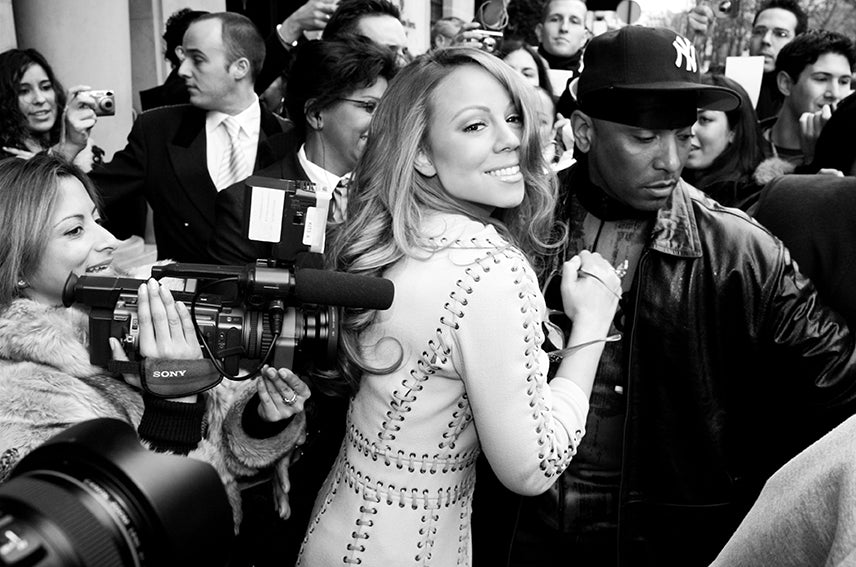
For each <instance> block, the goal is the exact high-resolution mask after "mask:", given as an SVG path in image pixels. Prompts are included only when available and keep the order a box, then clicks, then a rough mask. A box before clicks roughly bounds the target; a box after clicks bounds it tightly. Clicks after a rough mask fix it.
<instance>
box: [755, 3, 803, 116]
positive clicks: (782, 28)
mask: <svg viewBox="0 0 856 567" xmlns="http://www.w3.org/2000/svg"><path fill="white" fill-rule="evenodd" d="M806 29H808V16H807V15H806V13H805V12H804V11H803V9H802V8H801V7H800V4H799V2H798V1H797V0H767V2H764V3H763V4H762V5H761V6H760V7H759V8H758V11H757V12H756V13H755V19H754V20H753V21H752V32H751V33H752V35H751V36H750V38H749V55H760V56H763V57H764V75H763V76H762V77H761V91H760V92H759V93H758V103H757V104H756V105H755V112H756V114H757V115H758V120H764V119H766V118H769V117H770V116H774V115H775V114H776V112H778V111H779V108H780V107H781V105H782V96H781V93H780V92H779V89H778V87H777V84H776V83H777V82H776V72H775V69H776V57H777V56H778V54H779V51H781V50H782V48H783V47H784V46H785V45H787V44H788V43H790V42H791V41H792V40H793V39H794V38H795V37H796V36H798V35H799V34H801V33H804V32H805V31H806Z"/></svg>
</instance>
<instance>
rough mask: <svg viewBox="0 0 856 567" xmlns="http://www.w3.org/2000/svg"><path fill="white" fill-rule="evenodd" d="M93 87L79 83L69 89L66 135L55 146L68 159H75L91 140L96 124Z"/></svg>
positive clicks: (66, 106)
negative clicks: (90, 134) (91, 91)
mask: <svg viewBox="0 0 856 567" xmlns="http://www.w3.org/2000/svg"><path fill="white" fill-rule="evenodd" d="M90 90H92V89H91V87H89V86H86V85H78V86H76V87H72V88H70V89H68V98H67V101H66V104H65V111H64V112H63V119H64V120H65V136H64V137H63V139H61V140H60V141H59V143H58V144H57V145H56V146H54V148H53V149H54V151H56V152H58V153H59V154H61V155H62V156H63V157H65V158H66V159H67V160H68V161H72V160H74V158H75V157H77V154H79V153H80V152H81V151H82V150H83V148H85V147H86V144H87V143H88V142H89V133H90V132H91V130H92V127H93V126H95V122H96V120H97V119H96V117H95V100H94V99H93V98H92V96H91V95H90V94H89V91H90Z"/></svg>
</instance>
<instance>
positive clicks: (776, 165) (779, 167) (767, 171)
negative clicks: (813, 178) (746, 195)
mask: <svg viewBox="0 0 856 567" xmlns="http://www.w3.org/2000/svg"><path fill="white" fill-rule="evenodd" d="M794 168H795V166H794V164H792V163H790V162H787V161H785V160H783V159H782V158H778V157H771V158H767V159H765V160H764V161H762V162H761V163H760V164H758V167H756V168H755V173H754V174H753V175H752V178H753V179H754V180H755V183H756V184H757V185H758V186H760V187H763V186H764V185H766V184H767V183H769V182H770V181H772V180H773V179H775V178H777V177H780V176H782V175H787V174H788V173H793V172H794Z"/></svg>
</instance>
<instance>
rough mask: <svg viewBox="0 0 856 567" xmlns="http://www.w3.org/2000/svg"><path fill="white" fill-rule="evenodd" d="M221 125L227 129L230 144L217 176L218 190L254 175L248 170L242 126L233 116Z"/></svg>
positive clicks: (224, 153) (228, 117)
mask: <svg viewBox="0 0 856 567" xmlns="http://www.w3.org/2000/svg"><path fill="white" fill-rule="evenodd" d="M220 124H221V125H222V126H223V128H225V129H226V133H227V134H228V136H229V144H228V146H226V149H225V151H224V152H223V159H222V161H221V162H220V173H219V174H218V175H217V183H216V186H217V189H218V190H220V189H225V188H226V187H228V186H230V185H232V184H233V183H236V182H238V181H241V180H242V179H246V178H247V177H249V175H250V174H251V173H252V169H250V170H249V171H248V170H247V167H248V164H247V157H246V154H245V153H244V148H243V146H241V137H240V133H241V126H240V124H238V121H237V120H235V118H234V117H232V116H227V117H226V118H225V119H224V120H223V122H221V123H220ZM250 167H251V166H250Z"/></svg>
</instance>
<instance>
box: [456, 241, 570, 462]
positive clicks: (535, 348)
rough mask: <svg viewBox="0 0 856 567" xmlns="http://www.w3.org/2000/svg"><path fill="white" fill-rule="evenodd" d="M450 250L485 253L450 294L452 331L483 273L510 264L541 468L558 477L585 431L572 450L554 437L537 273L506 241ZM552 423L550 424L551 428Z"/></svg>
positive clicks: (470, 243)
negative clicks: (547, 396)
mask: <svg viewBox="0 0 856 567" xmlns="http://www.w3.org/2000/svg"><path fill="white" fill-rule="evenodd" d="M449 247H450V248H464V249H480V250H484V252H485V253H484V254H483V255H481V256H478V257H474V258H473V259H472V265H469V266H468V267H467V268H466V269H465V271H464V273H465V275H466V277H465V278H462V279H461V280H458V282H457V283H456V289H455V290H453V291H452V293H451V294H450V299H451V301H450V302H449V303H447V304H446V306H445V307H446V311H447V312H448V314H449V315H448V317H446V316H444V318H442V319H441V322H442V323H443V324H445V325H446V326H447V327H448V328H449V330H450V331H451V332H454V331H456V330H458V329H460V327H461V324H462V320H463V319H464V317H465V308H466V306H467V296H468V295H470V294H472V293H473V287H474V286H475V285H476V284H478V283H479V282H480V281H481V278H482V277H483V275H484V274H486V273H488V272H490V269H491V267H492V266H494V265H496V264H499V263H500V262H502V261H510V262H511V267H510V271H511V272H512V273H513V274H514V275H515V279H514V285H515V286H517V287H518V289H519V291H518V294H517V298H518V299H519V300H520V312H521V314H523V315H524V319H523V323H522V325H523V329H524V331H525V334H524V342H525V350H524V352H523V354H524V356H525V359H526V363H525V367H526V369H527V370H528V371H529V373H528V375H527V376H526V383H527V389H526V394H527V396H528V397H529V407H530V408H531V409H532V413H531V414H530V415H531V416H532V419H533V422H534V426H535V431H536V433H537V435H538V446H539V452H538V458H539V460H540V463H539V467H540V469H541V470H542V471H543V472H544V475H545V476H546V477H548V478H551V477H553V476H556V475H558V474H560V472H561V471H563V470H564V469H565V468H566V467H567V466H568V463H569V462H570V460H571V458H572V457H573V455H574V454H576V447H577V446H578V445H579V442H580V440H581V439H582V435H583V431H582V430H576V431H575V432H574V433H573V435H572V438H571V439H570V447H568V446H566V445H564V444H561V445H560V444H559V442H558V441H559V439H560V436H558V435H556V434H555V431H554V429H553V428H552V427H553V426H552V423H554V422H553V421H552V419H551V415H550V412H549V409H548V408H547V406H546V399H545V397H544V395H543V392H542V390H543V388H545V387H546V377H545V376H543V374H542V373H541V371H540V365H539V364H538V356H539V355H540V353H541V344H542V343H543V342H544V334H543V328H542V326H541V320H542V319H543V313H542V312H541V309H540V303H539V296H540V291H539V286H538V281H537V278H536V277H535V273H534V272H533V271H532V270H531V268H529V267H528V266H529V264H528V261H527V260H526V258H525V256H524V255H523V253H522V252H520V251H519V250H518V249H516V248H514V247H511V246H508V245H507V244H505V243H504V242H499V243H498V242H493V241H491V239H489V238H481V239H480V238H473V239H470V240H469V241H460V240H459V241H455V243H454V244H452V245H450V246H449ZM548 424H550V425H548Z"/></svg>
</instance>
